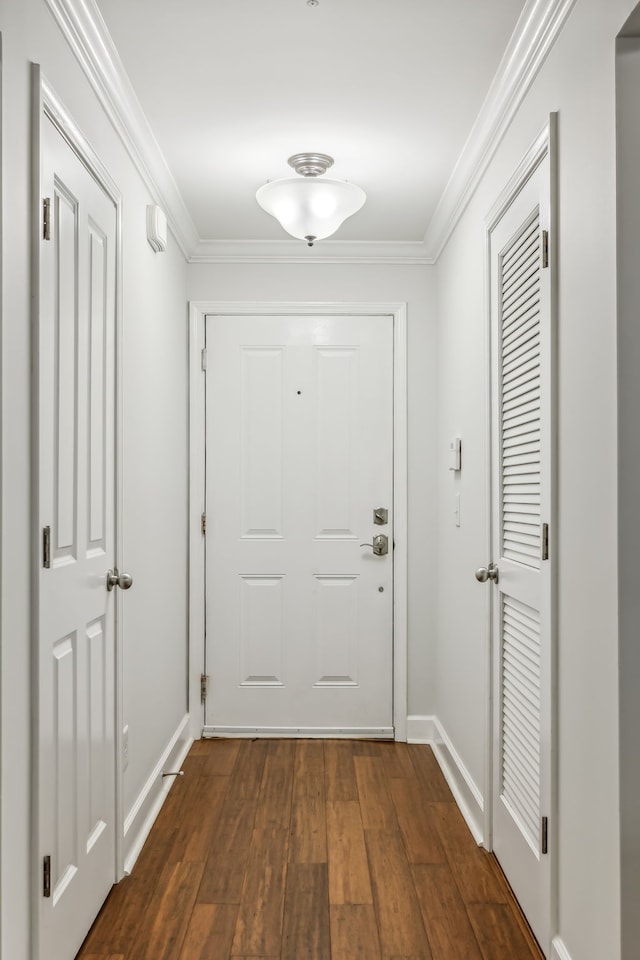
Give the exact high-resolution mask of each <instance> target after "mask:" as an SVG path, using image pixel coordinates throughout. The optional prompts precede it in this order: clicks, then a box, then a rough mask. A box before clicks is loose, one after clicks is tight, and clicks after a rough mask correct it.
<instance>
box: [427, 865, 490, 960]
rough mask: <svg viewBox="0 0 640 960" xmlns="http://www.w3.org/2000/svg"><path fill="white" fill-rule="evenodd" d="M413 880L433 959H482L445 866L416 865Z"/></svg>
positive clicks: (449, 869) (459, 898)
mask: <svg viewBox="0 0 640 960" xmlns="http://www.w3.org/2000/svg"><path fill="white" fill-rule="evenodd" d="M412 873H413V880H414V884H415V888H416V893H417V894H418V902H419V903H420V909H421V910H422V917H423V920H424V925H425V928H426V931H427V936H428V938H429V943H430V944H431V952H432V953H433V960H482V956H481V954H480V948H479V946H478V942H477V940H476V938H475V935H474V932H473V928H472V926H471V923H470V921H469V917H468V915H467V911H466V910H465V907H464V904H463V902H462V898H461V897H460V893H459V891H458V887H457V885H456V882H455V880H454V878H453V874H452V872H451V868H450V867H449V865H448V864H417V865H416V866H414V867H413V868H412Z"/></svg>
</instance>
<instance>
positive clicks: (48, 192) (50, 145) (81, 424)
mask: <svg viewBox="0 0 640 960" xmlns="http://www.w3.org/2000/svg"><path fill="white" fill-rule="evenodd" d="M42 149H43V152H42V191H43V195H44V196H45V197H49V198H51V207H52V230H51V239H50V240H42V241H41V260H40V263H41V269H40V320H39V328H38V459H39V469H38V501H39V503H38V514H39V523H40V525H41V527H43V528H44V527H49V528H50V531H51V534H50V543H51V549H50V564H49V566H48V567H45V566H44V565H43V558H42V557H39V558H38V566H39V574H38V582H39V584H38V585H39V605H38V614H37V616H38V696H37V698H36V700H37V704H38V721H37V730H38V736H37V744H36V753H37V771H38V776H37V795H36V805H37V825H38V840H37V849H38V874H39V875H38V878H37V884H38V890H37V896H38V903H39V909H38V912H39V924H38V942H39V956H40V957H42V958H43V960H44V958H45V957H47V958H49V957H52V956H55V957H60V958H61V960H62V958H69V960H71V958H73V957H74V956H75V954H76V952H77V950H78V948H79V946H80V944H81V943H82V940H83V939H84V937H85V936H86V933H87V931H88V929H89V927H90V926H91V923H92V922H93V920H94V918H95V916H96V914H97V912H98V910H99V909H100V906H101V905H102V902H103V901H104V899H105V897H106V895H107V893H108V892H109V889H110V887H111V885H112V884H113V882H114V880H115V869H116V864H115V829H116V824H115V687H114V672H115V671H114V659H115V626H114V609H113V607H114V599H113V594H112V593H111V594H110V593H107V590H106V572H107V569H108V567H110V566H112V565H113V557H114V549H115V486H114V476H115V455H114V397H115V393H114V382H115V366H114V364H115V351H114V347H115V284H116V276H115V262H116V261H115V258H116V211H115V207H114V204H113V203H112V201H111V200H110V199H109V198H108V197H107V196H106V195H105V194H104V192H103V191H102V190H101V188H100V187H99V186H98V185H97V183H96V182H95V180H94V179H93V178H92V177H91V175H90V174H89V172H88V171H87V169H86V168H85V167H84V165H83V164H82V162H81V161H80V159H79V158H78V157H77V156H76V154H75V153H74V152H73V150H72V149H71V147H70V146H69V145H68V144H67V143H66V141H65V140H64V139H63V138H62V136H61V135H60V134H59V132H58V131H57V129H56V128H55V127H54V126H53V124H52V123H51V122H50V121H49V120H44V121H43V130H42ZM47 856H48V857H50V858H51V861H50V862H51V895H50V896H43V895H42V894H43V892H44V890H43V879H42V873H41V870H42V864H43V858H44V857H47Z"/></svg>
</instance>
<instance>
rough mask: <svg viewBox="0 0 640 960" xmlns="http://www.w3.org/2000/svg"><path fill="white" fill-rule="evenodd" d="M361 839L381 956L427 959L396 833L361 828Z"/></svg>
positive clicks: (410, 881)
mask: <svg viewBox="0 0 640 960" xmlns="http://www.w3.org/2000/svg"><path fill="white" fill-rule="evenodd" d="M365 840H366V844H367V853H368V856H369V867H370V870H371V885H372V887H373V902H374V905H375V908H376V916H377V918H378V928H379V931H380V944H381V946H382V954H383V956H384V957H401V956H407V957H421V958H427V960H431V950H430V948H429V942H428V940H427V935H426V933H425V929H424V924H423V921H422V913H421V911H420V905H419V904H418V898H417V895H416V890H415V887H414V884H413V876H412V874H411V870H410V867H409V863H408V861H407V858H406V855H405V850H404V844H403V842H402V838H401V836H400V832H399V831H398V830H396V832H395V833H392V832H389V831H381V830H365Z"/></svg>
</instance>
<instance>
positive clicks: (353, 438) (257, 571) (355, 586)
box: [205, 316, 393, 736]
mask: <svg viewBox="0 0 640 960" xmlns="http://www.w3.org/2000/svg"><path fill="white" fill-rule="evenodd" d="M206 393H207V443H206V450H207V465H206V475H207V517H208V527H207V541H206V543H207V669H208V672H209V674H210V685H209V697H208V700H207V707H206V722H205V730H206V731H207V732H210V733H214V734H220V733H245V734H253V733H255V732H256V731H259V732H263V733H278V734H281V735H282V734H290V735H305V734H306V735H312V734H317V735H332V734H333V735H356V736H357V735H365V736H366V735H369V736H371V735H375V736H392V735H393V721H392V713H393V708H392V690H393V675H392V664H393V656H392V601H393V589H392V587H393V549H390V550H389V552H388V553H387V554H386V555H384V556H376V555H374V553H373V550H372V549H371V548H370V547H367V546H363V545H362V544H363V542H365V541H366V542H368V543H372V539H373V537H374V536H375V535H376V534H382V535H384V536H386V537H387V538H388V541H389V544H391V546H392V543H393V502H392V501H393V448H392V445H393V415H392V411H393V321H392V318H391V317H389V316H377V317H347V316H342V317H340V316H334V317H320V316H316V317H313V318H305V317H291V316H282V317H275V316H272V317H245V318H239V317H210V318H208V320H207V390H206ZM376 507H383V508H385V509H386V510H387V511H388V518H387V521H386V522H385V523H384V524H374V519H373V511H374V508H376Z"/></svg>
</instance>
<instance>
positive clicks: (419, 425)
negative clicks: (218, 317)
mask: <svg viewBox="0 0 640 960" xmlns="http://www.w3.org/2000/svg"><path fill="white" fill-rule="evenodd" d="M188 289H189V299H190V300H243V301H244V300H255V301H283V300H290V301H325V302H330V301H338V302H343V301H344V302H349V301H352V302H358V301H367V302H371V303H375V302H383V301H387V302H392V301H393V302H395V301H399V302H400V301H403V302H404V301H406V302H407V304H408V310H407V316H408V319H407V326H408V333H407V341H408V375H407V380H408V420H409V427H408V429H409V544H408V548H409V584H408V594H409V625H408V638H409V640H408V642H409V690H408V703H409V713H410V714H426V713H431V712H432V704H433V672H434V671H433V664H432V662H431V658H430V651H431V650H432V638H433V628H434V612H435V592H434V583H435V580H434V576H435V563H436V551H435V542H434V530H435V487H434V480H435V470H434V450H435V424H436V418H435V405H436V390H435V382H436V380H435V377H436V373H435V306H434V293H435V276H434V270H433V268H432V267H427V266H424V265H420V264H417V265H413V264H412V265H408V264H407V265H392V264H387V265H385V264H381V265H370V264H325V263H319V262H318V263H309V264H304V263H303V264H300V263H294V264H191V265H190V267H189V281H188Z"/></svg>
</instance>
